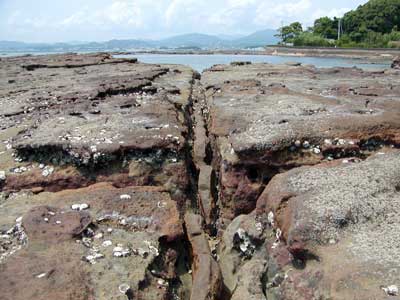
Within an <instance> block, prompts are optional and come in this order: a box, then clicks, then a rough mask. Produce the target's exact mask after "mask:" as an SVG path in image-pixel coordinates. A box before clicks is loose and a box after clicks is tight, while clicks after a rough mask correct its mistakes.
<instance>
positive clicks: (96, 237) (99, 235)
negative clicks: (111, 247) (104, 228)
mask: <svg viewBox="0 0 400 300" xmlns="http://www.w3.org/2000/svg"><path fill="white" fill-rule="evenodd" d="M103 236H104V235H103V233H101V232H99V233H98V234H96V235H95V236H94V238H95V239H97V240H100V239H102V238H103Z"/></svg>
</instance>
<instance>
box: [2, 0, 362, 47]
mask: <svg viewBox="0 0 400 300" xmlns="http://www.w3.org/2000/svg"><path fill="white" fill-rule="evenodd" d="M366 2H367V1H362V0H335V1H331V0H323V1H322V0H298V1H296V0H0V40H9V41H26V42H66V41H68V42H70V41H105V40H110V39H134V38H140V39H159V38H165V37H169V36H173V35H177V34H184V33H191V32H198V33H205V34H224V35H226V34H229V35H244V34H249V33H252V32H254V31H257V30H263V29H267V28H271V29H274V28H278V27H280V26H281V24H288V23H290V22H293V21H300V22H302V23H303V24H304V26H309V25H311V24H312V23H313V21H314V20H315V19H316V18H318V17H321V16H330V17H333V16H338V17H340V16H342V15H343V14H344V13H345V12H346V11H348V10H351V9H355V8H356V7H357V6H358V5H360V4H364V3H366Z"/></svg>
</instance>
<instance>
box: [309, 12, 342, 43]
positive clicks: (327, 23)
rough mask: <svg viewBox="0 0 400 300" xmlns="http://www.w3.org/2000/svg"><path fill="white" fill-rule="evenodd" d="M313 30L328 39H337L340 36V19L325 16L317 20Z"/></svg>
mask: <svg viewBox="0 0 400 300" xmlns="http://www.w3.org/2000/svg"><path fill="white" fill-rule="evenodd" d="M313 32H314V33H315V34H318V35H320V36H322V37H324V38H327V39H336V38H337V36H338V19H337V18H334V19H333V20H332V19H331V18H328V17H323V18H319V19H317V20H315V22H314V27H313Z"/></svg>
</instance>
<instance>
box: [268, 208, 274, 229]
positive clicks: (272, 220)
mask: <svg viewBox="0 0 400 300" xmlns="http://www.w3.org/2000/svg"><path fill="white" fill-rule="evenodd" d="M274 220H275V218H274V213H273V212H272V211H270V212H269V213H268V223H269V224H271V226H272V227H273V226H274Z"/></svg>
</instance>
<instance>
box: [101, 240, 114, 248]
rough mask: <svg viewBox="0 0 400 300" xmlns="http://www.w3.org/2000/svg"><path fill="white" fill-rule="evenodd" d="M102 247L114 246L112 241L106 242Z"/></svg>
mask: <svg viewBox="0 0 400 300" xmlns="http://www.w3.org/2000/svg"><path fill="white" fill-rule="evenodd" d="M101 245H102V246H103V247H109V246H111V245H112V241H110V240H107V241H104V242H103V243H102V244H101Z"/></svg>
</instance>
